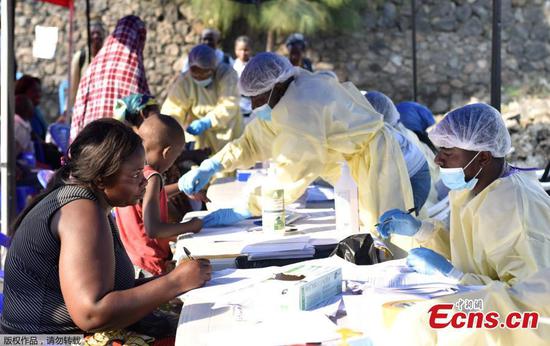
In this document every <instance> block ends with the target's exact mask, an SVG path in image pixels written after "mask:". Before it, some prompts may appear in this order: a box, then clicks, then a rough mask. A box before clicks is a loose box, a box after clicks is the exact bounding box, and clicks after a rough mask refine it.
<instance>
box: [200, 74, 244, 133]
mask: <svg viewBox="0 0 550 346" xmlns="http://www.w3.org/2000/svg"><path fill="white" fill-rule="evenodd" d="M238 79H239V77H238V76H237V73H236V72H235V71H234V70H233V68H230V69H229V70H228V71H226V72H225V73H224V74H223V75H222V78H221V79H220V80H219V81H216V89H217V94H218V100H217V103H216V105H215V106H214V108H213V109H212V110H211V111H209V112H208V113H207V114H206V117H207V118H209V119H210V121H211V122H212V127H213V128H226V127H228V126H229V124H230V123H231V121H232V120H233V119H234V118H235V117H238V116H241V115H240V107H239V100H240V95H239V89H238V88H237V82H238Z"/></svg>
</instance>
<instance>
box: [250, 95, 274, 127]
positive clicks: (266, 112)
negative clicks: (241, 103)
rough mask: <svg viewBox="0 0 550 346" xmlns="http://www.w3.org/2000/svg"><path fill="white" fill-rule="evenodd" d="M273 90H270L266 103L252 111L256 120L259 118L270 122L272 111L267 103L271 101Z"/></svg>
mask: <svg viewBox="0 0 550 346" xmlns="http://www.w3.org/2000/svg"><path fill="white" fill-rule="evenodd" d="M273 89H275V87H274V88H273ZM273 89H271V92H270V93H269V97H268V98H267V103H266V104H263V105H261V106H260V107H258V108H254V110H252V114H254V115H255V116H256V117H257V118H260V119H262V120H264V121H271V111H272V109H271V107H270V106H269V101H271V95H272V94H273Z"/></svg>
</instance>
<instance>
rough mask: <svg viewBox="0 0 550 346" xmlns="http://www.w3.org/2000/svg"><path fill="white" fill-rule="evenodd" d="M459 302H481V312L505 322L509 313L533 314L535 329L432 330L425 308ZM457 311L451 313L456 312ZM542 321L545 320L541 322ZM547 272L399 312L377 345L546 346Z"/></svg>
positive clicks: (549, 336)
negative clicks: (535, 319)
mask: <svg viewBox="0 0 550 346" xmlns="http://www.w3.org/2000/svg"><path fill="white" fill-rule="evenodd" d="M460 299H463V300H464V299H469V300H476V299H481V300H482V302H483V310H482V311H483V312H485V313H488V312H491V311H495V312H498V313H499V315H500V317H499V321H500V322H504V321H506V317H507V316H508V315H509V314H510V313H511V312H516V311H517V312H520V313H521V312H537V313H539V323H538V326H537V328H533V329H531V328H515V329H508V328H500V327H498V326H497V327H496V328H495V329H487V328H458V329H455V328H452V327H451V326H448V327H446V328H443V329H432V328H431V327H430V325H429V312H428V311H429V309H430V308H431V307H432V306H434V305H435V304H440V303H450V304H455V303H456V302H458V301H459V300H460ZM456 311H457V310H453V312H456ZM543 318H545V319H546V321H544V320H543ZM549 320H550V269H544V270H541V271H539V272H536V273H535V274H533V275H531V276H529V277H527V278H525V279H523V280H521V281H519V282H518V283H516V284H515V285H513V286H512V287H508V285H506V284H505V283H503V282H500V281H493V282H492V283H491V284H489V285H487V286H486V287H484V288H483V289H482V290H480V291H475V292H469V293H461V294H456V295H450V296H446V297H443V298H439V299H433V300H429V301H426V302H423V303H419V304H417V305H415V306H414V307H412V308H410V309H406V310H404V311H403V312H401V313H400V314H399V315H398V316H397V318H396V320H395V323H394V324H393V326H392V327H391V328H389V330H387V331H385V335H387V336H388V338H387V340H384V341H383V342H381V343H380V344H381V345H419V346H420V345H422V346H423V345H442V346H443V345H444V346H455V345H456V346H462V345H499V346H507V345H510V346H512V345H529V346H542V345H550V324H549Z"/></svg>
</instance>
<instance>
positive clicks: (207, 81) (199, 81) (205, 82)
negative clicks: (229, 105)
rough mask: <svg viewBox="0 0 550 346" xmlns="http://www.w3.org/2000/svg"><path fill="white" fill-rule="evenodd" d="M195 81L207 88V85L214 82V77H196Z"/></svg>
mask: <svg viewBox="0 0 550 346" xmlns="http://www.w3.org/2000/svg"><path fill="white" fill-rule="evenodd" d="M193 82H195V84H197V85H198V86H200V87H202V88H206V87H207V86H209V85H210V83H212V77H211V76H210V77H208V78H206V79H203V80H198V79H195V78H193Z"/></svg>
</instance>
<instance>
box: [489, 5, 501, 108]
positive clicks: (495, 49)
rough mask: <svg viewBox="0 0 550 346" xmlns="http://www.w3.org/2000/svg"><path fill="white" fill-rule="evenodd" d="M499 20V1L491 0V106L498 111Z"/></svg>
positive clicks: (499, 93)
mask: <svg viewBox="0 0 550 346" xmlns="http://www.w3.org/2000/svg"><path fill="white" fill-rule="evenodd" d="M501 28H502V22H501V2H500V0H493V34H492V47H491V48H492V49H491V106H493V107H495V108H496V109H498V110H499V111H500V103H501V100H500V97H501V84H502V81H501V64H500V55H501V49H500V44H501V42H500V32H501Z"/></svg>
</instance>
